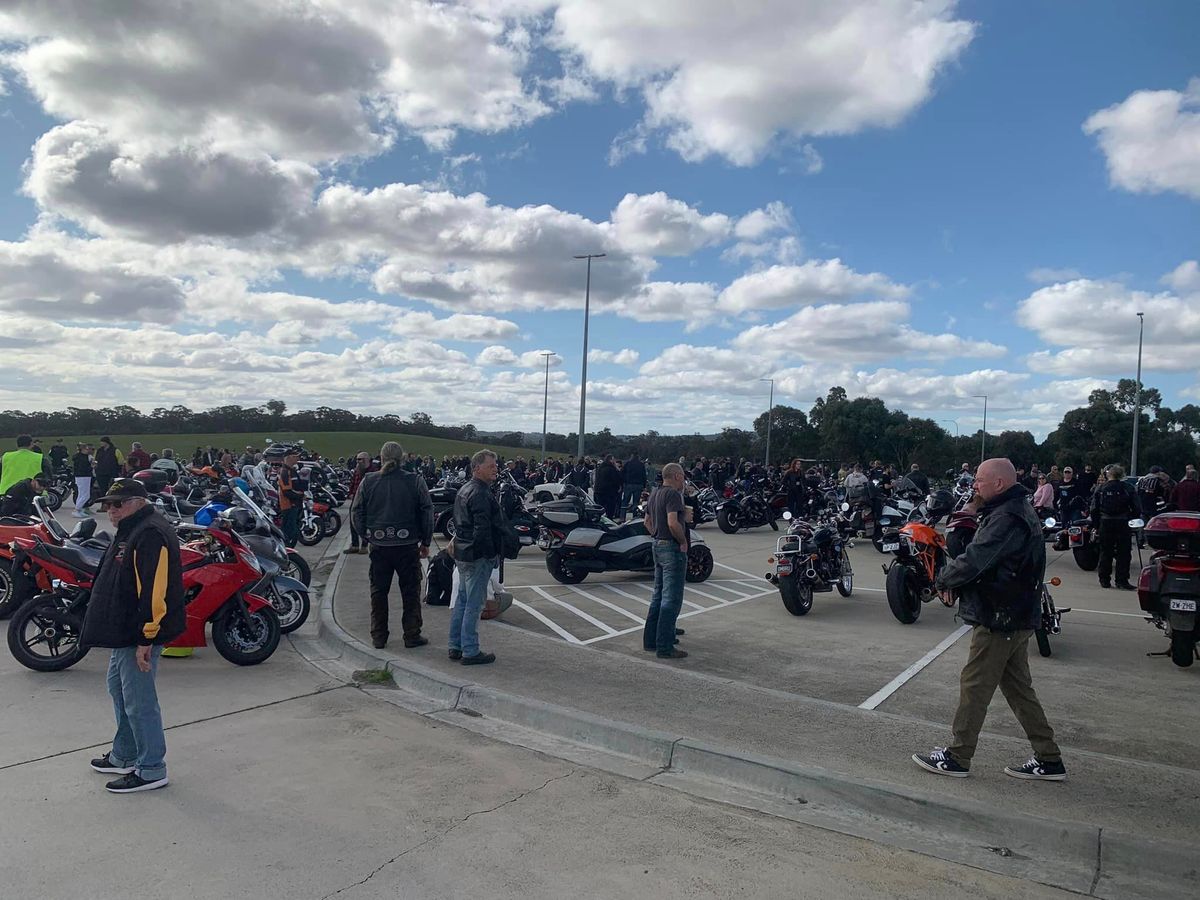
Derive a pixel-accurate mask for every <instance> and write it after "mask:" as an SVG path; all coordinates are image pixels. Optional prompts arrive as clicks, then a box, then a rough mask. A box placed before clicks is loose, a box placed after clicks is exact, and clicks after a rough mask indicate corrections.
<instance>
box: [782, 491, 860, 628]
mask: <svg viewBox="0 0 1200 900" xmlns="http://www.w3.org/2000/svg"><path fill="white" fill-rule="evenodd" d="M783 518H784V519H785V520H789V521H791V527H790V528H789V529H788V533H787V534H785V535H783V536H782V537H781V538H779V540H778V541H776V543H775V555H774V556H773V557H771V559H772V561H774V563H775V571H773V572H768V573H767V576H766V577H767V581H769V582H771V584H773V585H775V586H776V587H777V588H779V596H780V598H781V599H782V600H783V605H784V608H786V609H787V611H788V612H790V613H791V614H792V615H793V616H803V615H806V614H807V613H808V611H809V610H810V609H812V605H813V594H814V593H820V592H824V591H830V590H833V588H835V587H836V588H837V592H838V593H839V594H841V595H842V596H843V597H849V596H850V594H851V593H853V591H854V568H853V566H851V565H850V555H849V553H847V550H848V549H849V547H850V546H851V543H850V541H849V540H848V539H847V538H846V537H845V535H844V533H843V531H842V530H841V528H840V527H839V524H838V521H837V519H836V517H830V518H829V519H828V520H823V521H818V522H816V523H813V524H810V523H809V522H806V521H803V520H801V519H792V514H791V513H790V512H785V513H784V514H783Z"/></svg>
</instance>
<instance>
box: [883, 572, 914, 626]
mask: <svg viewBox="0 0 1200 900" xmlns="http://www.w3.org/2000/svg"><path fill="white" fill-rule="evenodd" d="M886 586H887V601H888V607H889V608H890V609H891V611H892V615H893V616H895V617H896V619H897V620H898V621H899V622H901V623H903V624H904V625H911V624H912V623H913V622H915V621H917V619H919V618H920V617H921V596H920V593H919V592H918V590H917V584H916V575H914V574H913V573H912V571H911V570H910V569H909V568H908V566H901V565H894V566H892V567H891V568H890V569H888V573H887V583H886Z"/></svg>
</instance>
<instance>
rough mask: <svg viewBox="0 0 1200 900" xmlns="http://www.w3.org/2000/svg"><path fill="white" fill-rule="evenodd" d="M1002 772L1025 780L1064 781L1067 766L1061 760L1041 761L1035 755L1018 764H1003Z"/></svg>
mask: <svg viewBox="0 0 1200 900" xmlns="http://www.w3.org/2000/svg"><path fill="white" fill-rule="evenodd" d="M1004 774H1005V775H1011V776H1012V777H1013V778H1023V779H1025V780H1026V781H1066V780H1067V768H1066V766H1064V765H1063V764H1062V760H1061V759H1060V760H1058V761H1057V762H1042V761H1041V760H1039V759H1038V758H1037V757H1036V756H1031V757H1029V760H1028V761H1027V762H1026V763H1025V764H1024V765H1020V766H1005V767H1004Z"/></svg>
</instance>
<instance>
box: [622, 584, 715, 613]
mask: <svg viewBox="0 0 1200 900" xmlns="http://www.w3.org/2000/svg"><path fill="white" fill-rule="evenodd" d="M626 584H636V585H637V586H638V587H640V588H645V589H646V590H648V591H649V592H650V596H651V597H653V596H654V585H652V584H646V582H644V581H627V582H626ZM683 605H684V606H690V607H691V608H692V609H712V607H711V606H701V605H700V604H699V603H693V602H692V601H691V600H688V599H687V598H686V597H685V598H684V601H683Z"/></svg>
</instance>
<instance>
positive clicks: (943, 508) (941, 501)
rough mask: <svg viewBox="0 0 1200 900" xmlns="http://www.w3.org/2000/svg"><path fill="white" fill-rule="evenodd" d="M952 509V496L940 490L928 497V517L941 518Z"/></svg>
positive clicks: (946, 491) (944, 490)
mask: <svg viewBox="0 0 1200 900" xmlns="http://www.w3.org/2000/svg"><path fill="white" fill-rule="evenodd" d="M952 509H954V494H952V493H951V492H950V491H948V490H946V488H940V489H939V490H936V491H934V492H933V493H932V494H930V495H929V515H930V516H943V515H945V514H946V513H948V512H950V511H951V510H952Z"/></svg>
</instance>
